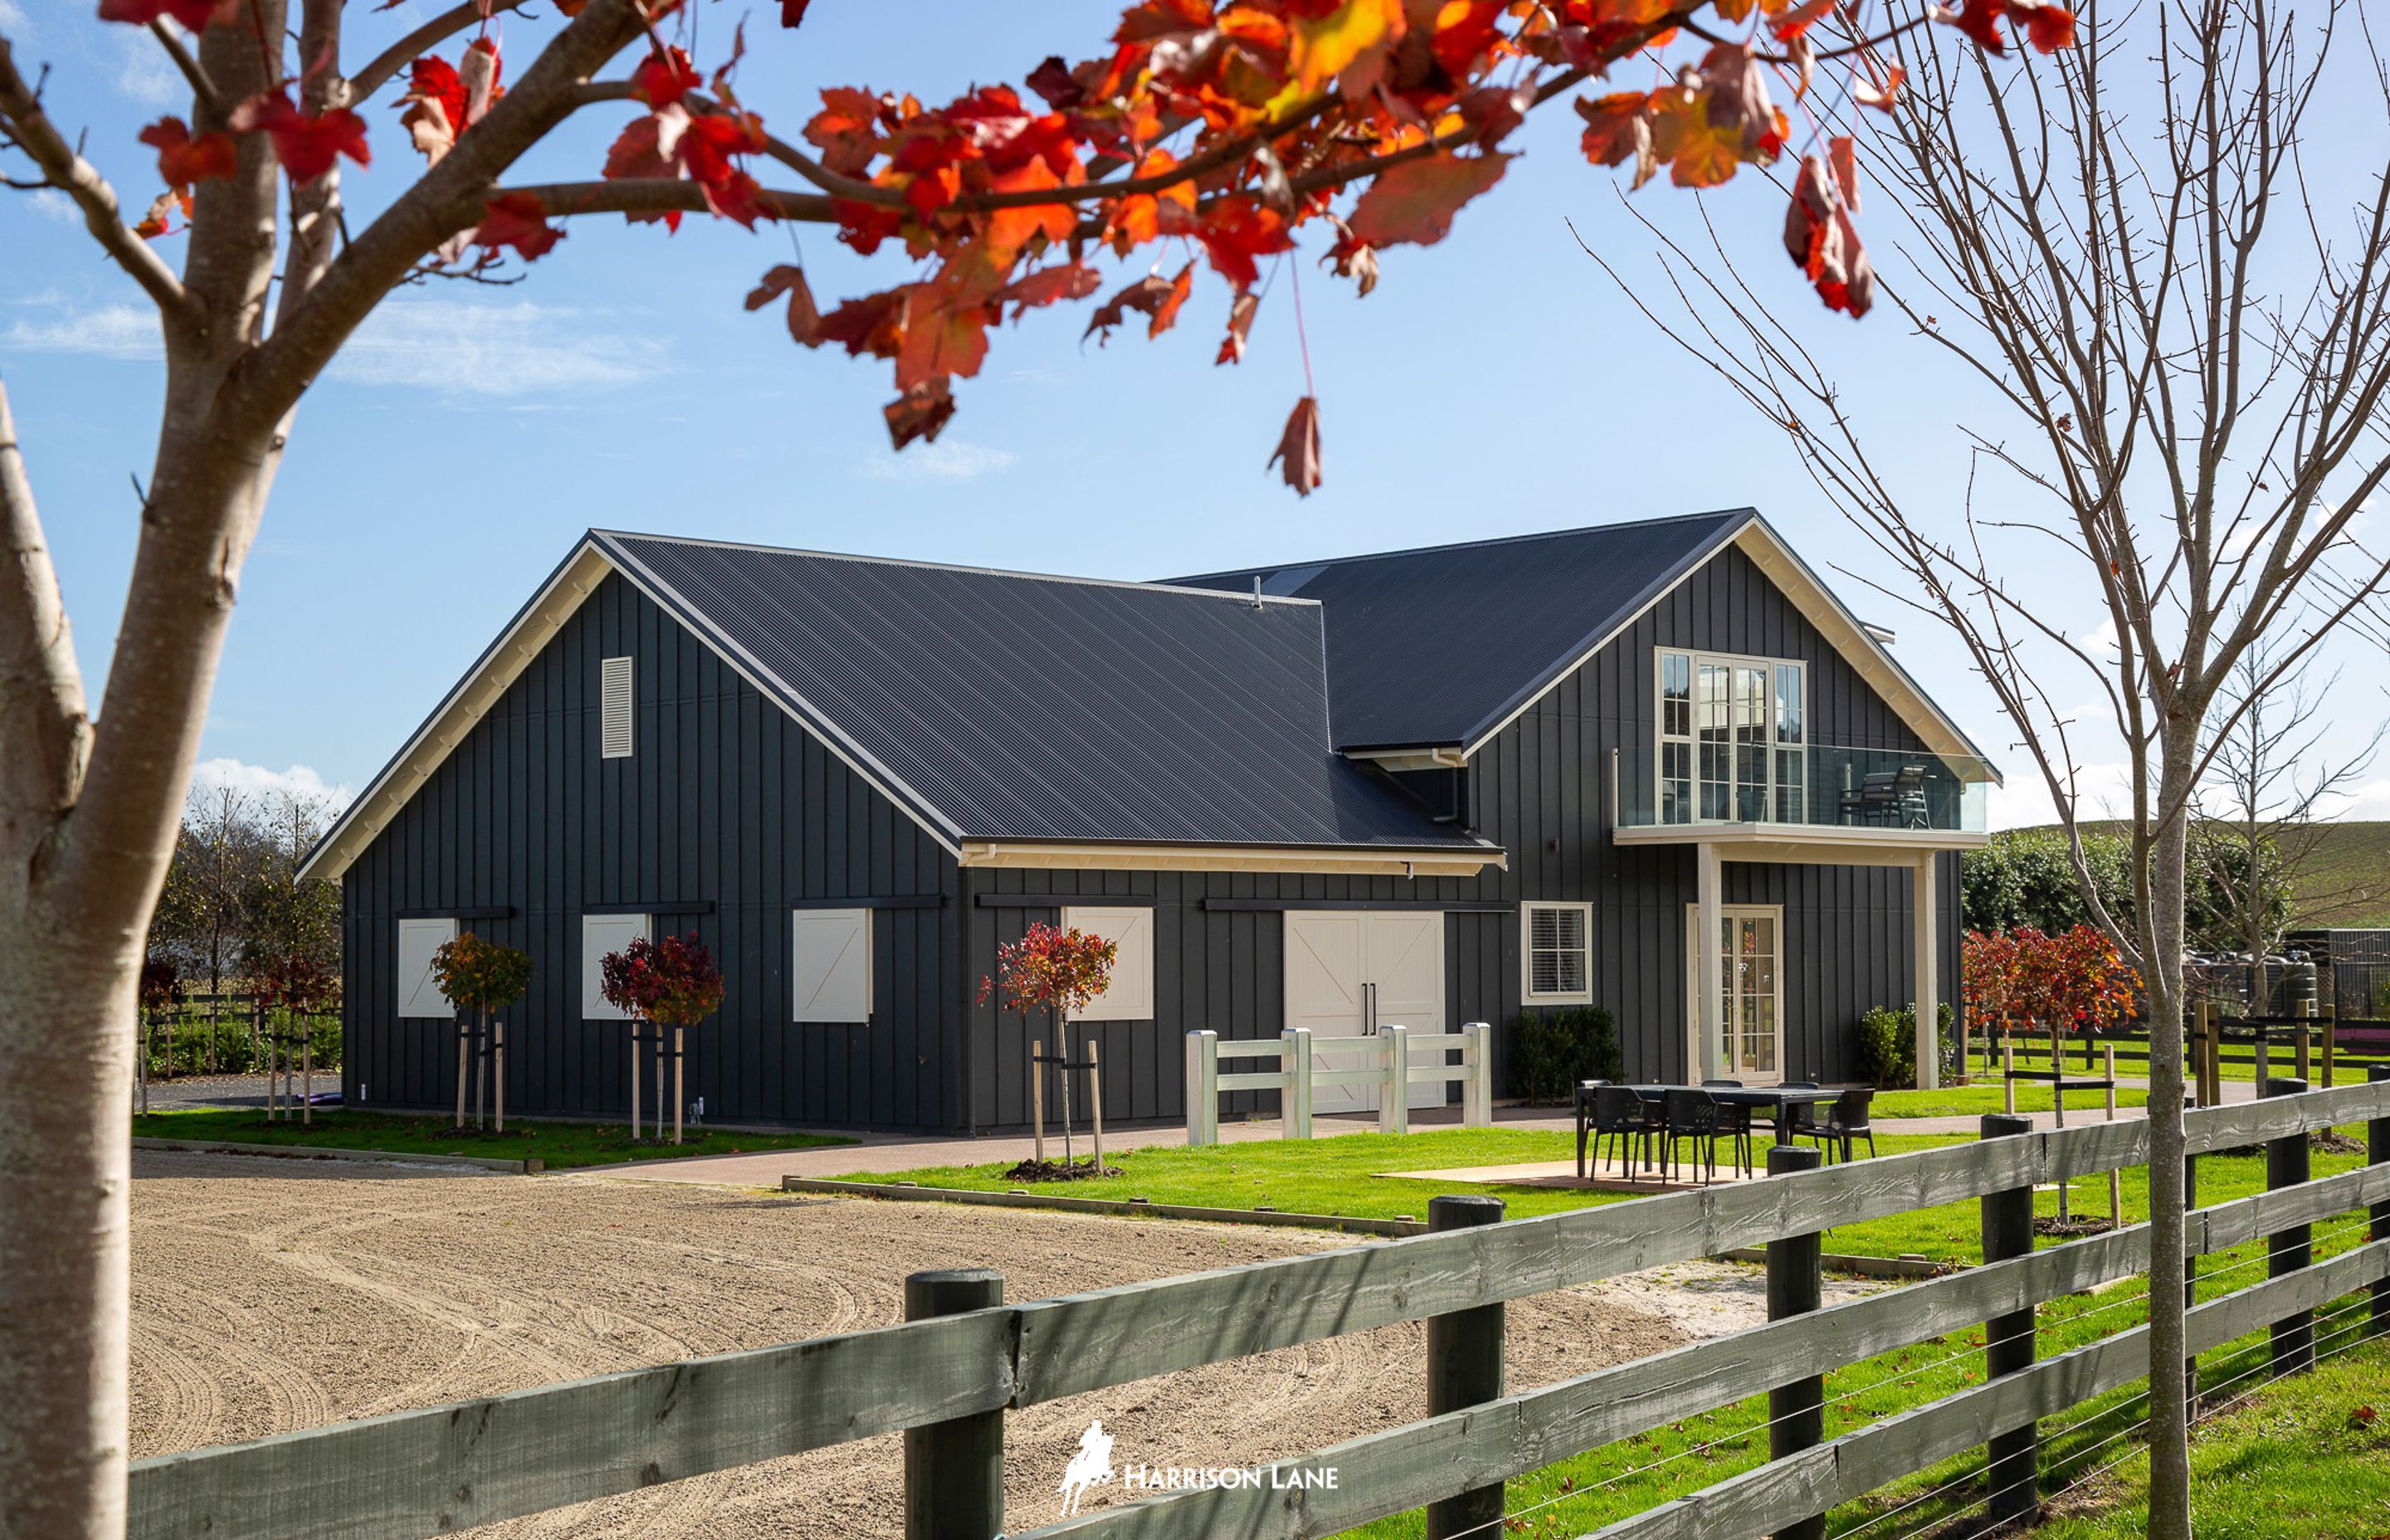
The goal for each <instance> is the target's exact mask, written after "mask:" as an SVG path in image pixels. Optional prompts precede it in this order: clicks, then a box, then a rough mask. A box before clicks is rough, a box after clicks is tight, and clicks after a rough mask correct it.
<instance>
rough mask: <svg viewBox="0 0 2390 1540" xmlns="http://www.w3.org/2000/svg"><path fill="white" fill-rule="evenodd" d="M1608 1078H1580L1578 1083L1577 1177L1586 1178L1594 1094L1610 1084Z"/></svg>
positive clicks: (1581, 1179) (1582, 1179)
mask: <svg viewBox="0 0 2390 1540" xmlns="http://www.w3.org/2000/svg"><path fill="white" fill-rule="evenodd" d="M1607 1084H1610V1082H1608V1081H1606V1080H1580V1081H1578V1082H1577V1083H1576V1179H1577V1180H1578V1181H1580V1182H1582V1181H1584V1180H1585V1141H1586V1136H1587V1134H1588V1133H1590V1132H1591V1131H1592V1127H1593V1094H1594V1093H1595V1092H1596V1091H1599V1090H1600V1089H1601V1088H1602V1087H1603V1086H1605V1085H1607Z"/></svg>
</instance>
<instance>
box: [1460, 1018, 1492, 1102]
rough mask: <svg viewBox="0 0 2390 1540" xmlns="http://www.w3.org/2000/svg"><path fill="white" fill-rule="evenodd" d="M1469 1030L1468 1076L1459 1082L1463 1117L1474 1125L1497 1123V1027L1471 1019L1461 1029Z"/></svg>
mask: <svg viewBox="0 0 2390 1540" xmlns="http://www.w3.org/2000/svg"><path fill="white" fill-rule="evenodd" d="M1460 1030H1461V1031H1462V1032H1464V1033H1468V1034H1469V1052H1468V1053H1467V1054H1466V1055H1465V1056H1464V1057H1465V1058H1467V1059H1468V1060H1469V1078H1468V1079H1466V1080H1464V1081H1462V1082H1461V1083H1460V1121H1461V1123H1463V1124H1465V1125H1467V1126H1468V1127H1471V1128H1491V1127H1492V1126H1493V1125H1494V1029H1493V1027H1492V1026H1490V1025H1489V1024H1487V1023H1486V1022H1484V1021H1471V1022H1470V1023H1469V1024H1468V1025H1467V1026H1465V1027H1463V1028H1461V1029H1460Z"/></svg>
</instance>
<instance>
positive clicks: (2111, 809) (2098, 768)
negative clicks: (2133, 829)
mask: <svg viewBox="0 0 2390 1540" xmlns="http://www.w3.org/2000/svg"><path fill="white" fill-rule="evenodd" d="M2012 760H2013V763H2011V764H2008V765H2007V766H2006V771H2007V774H2008V784H2007V785H2006V786H1996V787H1993V788H1992V790H1991V804H1990V807H1989V808H1988V810H1987V812H1988V815H1989V818H1990V822H1991V827H1992V828H1995V829H2003V828H2035V827H2037V826H2039V825H2043V824H2054V823H2056V822H2058V803H2057V801H2056V799H2054V798H2052V797H2051V796H2050V794H2049V786H2048V784H2047V783H2045V782H2044V781H2043V780H2042V778H2041V772H2040V771H2039V770H2038V769H2037V768H2036V767H2035V765H2034V764H2033V761H2032V759H2031V757H2030V756H2028V755H2025V754H2024V753H2022V752H2020V753H2018V754H2016V755H2014V756H2012ZM2132 806H2133V767H2132V765H2131V764H2128V763H2127V762H2126V761H2123V760H2117V761H2114V762H2113V763H2110V764H2086V765H2084V766H2082V767H2081V768H2080V769H2078V770H2077V771H2076V772H2075V815H2076V816H2077V817H2080V818H2085V819H2091V818H2113V817H2123V816H2128V815H2130V814H2131V812H2132Z"/></svg>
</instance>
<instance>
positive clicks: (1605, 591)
mask: <svg viewBox="0 0 2390 1540" xmlns="http://www.w3.org/2000/svg"><path fill="white" fill-rule="evenodd" d="M1756 517H1758V515H1757V514H1756V513H1755V512H1754V510H1753V509H1750V508H1728V509H1725V510H1722V511H1719V512H1715V513H1697V514H1690V515H1686V516H1684V517H1681V518H1676V519H1658V520H1645V521H1642V522H1638V523H1632V524H1605V525H1601V526H1599V527H1596V528H1593V529H1585V530H1568V531H1563V532H1561V533H1554V534H1534V535H1522V536H1519V537H1517V538H1514V539H1509V540H1489V541H1483V542H1478V543H1475V544H1471V545H1440V546H1434V547H1432V548H1429V549H1425V550H1414V551H1392V552H1387V553H1385V554H1383V555H1377V556H1357V557H1347V558H1342V559H1339V560H1333V561H1324V562H1304V563H1290V564H1288V565H1287V566H1285V567H1281V568H1269V567H1263V568H1250V567H1249V568H1244V569H1241V570H1240V571H1233V572H1214V573H1208V574H1205V575H1203V576H1201V577H1190V578H1179V579H1176V580H1174V581H1176V582H1177V583H1180V584H1190V585H1193V586H1198V587H1207V588H1218V589H1222V590H1225V591H1229V592H1242V593H1250V592H1252V589H1253V579H1254V578H1255V577H1256V576H1258V577H1260V578H1261V579H1262V583H1263V586H1264V587H1265V588H1266V589H1268V590H1270V591H1272V592H1279V591H1283V592H1286V593H1289V594H1292V595H1295V596H1298V597H1303V598H1307V599H1317V600H1319V601H1320V602H1321V603H1322V604H1323V605H1325V606H1326V607H1327V611H1328V661H1329V676H1330V689H1329V697H1330V716H1331V725H1332V731H1333V734H1334V738H1335V741H1336V744H1337V747H1339V748H1340V749H1360V748H1378V747H1391V746H1398V745H1431V744H1470V743H1473V742H1475V741H1476V739H1477V738H1479V737H1480V736H1482V735H1483V734H1484V733H1485V732H1487V731H1490V730H1491V729H1492V728H1494V727H1495V726H1497V725H1499V724H1500V722H1501V721H1502V719H1503V718H1504V717H1505V716H1507V715H1508V714H1509V713H1510V712H1512V711H1513V710H1515V709H1516V708H1517V707H1519V706H1521V705H1523V704H1524V703H1525V702H1527V701H1529V700H1532V699H1535V698H1536V696H1537V695H1539V694H1541V693H1542V692H1543V691H1544V690H1545V689H1546V688H1548V687H1549V686H1550V685H1551V683H1552V681H1553V680H1555V679H1557V678H1559V677H1560V676H1561V674H1564V673H1565V672H1567V671H1568V670H1569V669H1571V668H1573V667H1574V666H1575V665H1576V663H1577V662H1578V661H1579V660H1581V659H1582V658H1583V657H1584V656H1585V654H1586V653H1587V651H1588V650H1590V649H1591V648H1593V647H1594V645H1595V644H1596V643H1598V642H1600V639H1601V638H1602V637H1604V636H1606V635H1609V634H1610V633H1611V632H1613V631H1614V630H1616V629H1617V628H1618V626H1619V625H1620V624H1621V623H1623V622H1625V621H1626V620H1628V619H1629V618H1631V617H1632V616H1633V615H1634V614H1635V613H1636V612H1637V611H1638V610H1641V609H1642V608H1643V607H1644V606H1645V605H1646V604H1648V603H1650V602H1651V600H1652V599H1654V598H1656V597H1659V596H1660V595H1661V594H1663V593H1665V592H1666V591H1667V590H1668V589H1669V588H1670V587H1671V586H1673V585H1674V584H1676V583H1677V580H1678V579H1680V578H1682V577H1683V576H1684V575H1685V574H1686V573H1687V572H1689V571H1691V570H1692V569H1693V568H1694V567H1696V566H1698V565H1699V564H1700V563H1701V562H1702V561H1703V560H1705V559H1706V558H1708V557H1709V556H1710V554H1711V553H1712V552H1714V551H1715V550H1716V549H1717V548H1718V546H1720V545H1723V544H1725V542H1726V541H1728V539H1731V538H1732V537H1733V535H1734V533H1735V532H1736V531H1738V530H1740V529H1741V527H1742V526H1743V525H1744V524H1745V523H1746V522H1748V521H1749V520H1753V519H1754V518H1756ZM1280 574H1285V575H1286V576H1287V577H1290V578H1293V577H1297V576H1298V575H1300V577H1301V581H1299V582H1297V583H1295V584H1292V585H1291V586H1286V587H1284V588H1283V589H1282V590H1281V589H1280V587H1279V584H1278V583H1277V582H1276V581H1274V580H1277V579H1278V578H1279V575H1280Z"/></svg>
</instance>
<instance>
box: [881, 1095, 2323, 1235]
mask: <svg viewBox="0 0 2390 1540" xmlns="http://www.w3.org/2000/svg"><path fill="white" fill-rule="evenodd" d="M2343 1132H2345V1133H2346V1132H2354V1134H2355V1135H2356V1136H2358V1138H2360V1139H2361V1138H2362V1137H2363V1134H2364V1130H2363V1127H2362V1125H2358V1127H2356V1128H2355V1129H2354V1130H2343ZM1760 1142H1761V1144H1762V1145H1763V1146H1764V1145H1765V1144H1766V1142H1767V1141H1766V1136H1765V1135H1763V1136H1761V1139H1760ZM1962 1142H1964V1136H1947V1137H1928V1136H1914V1135H1903V1136H1883V1137H1879V1138H1878V1139H1877V1141H1876V1144H1877V1147H1878V1148H1879V1149H1880V1150H1881V1151H1882V1153H1883V1154H1885V1155H1894V1154H1899V1153H1903V1152H1906V1151H1909V1150H1917V1149H1933V1148H1934V1147H1936V1146H1939V1145H1946V1144H1956V1143H1962ZM1575 1151H1576V1142H1575V1136H1574V1135H1572V1134H1568V1133H1562V1132H1556V1131H1552V1130H1548V1129H1530V1128H1440V1129H1434V1130H1432V1131H1426V1132H1420V1133H1414V1134H1407V1135H1394V1134H1342V1135H1337V1136H1333V1137H1330V1138H1317V1139H1311V1140H1308V1141H1300V1142H1298V1141H1293V1140H1285V1139H1267V1140H1256V1141H1253V1142H1250V1143H1243V1144H1226V1145H1212V1146H1209V1147H1207V1148H1205V1149H1180V1148H1175V1147H1174V1148H1154V1149H1132V1150H1128V1151H1125V1152H1123V1153H1119V1154H1113V1155H1110V1156H1109V1159H1110V1160H1111V1163H1112V1164H1114V1165H1117V1166H1118V1167H1120V1169H1121V1174H1120V1175H1118V1176H1113V1177H1107V1178H1104V1179H1102V1180H1100V1181H1078V1182H1042V1183H1021V1182H1014V1181H1011V1180H1009V1179H1008V1178H1007V1177H1006V1176H1005V1174H1004V1173H1005V1170H1006V1168H1005V1166H1003V1165H1002V1164H1000V1163H999V1164H993V1165H975V1166H927V1167H922V1168H919V1169H917V1170H912V1171H896V1172H855V1173H851V1174H852V1175H854V1176H855V1177H856V1178H857V1179H858V1180H866V1181H876V1182H889V1181H907V1182H918V1183H919V1184H920V1185H921V1186H923V1187H970V1188H975V1189H978V1190H980V1191H984V1192H1007V1191H1010V1190H1013V1189H1014V1188H1020V1189H1021V1190H1023V1191H1028V1192H1042V1193H1053V1194H1057V1195H1059V1196H1062V1197H1067V1198H1109V1199H1125V1198H1144V1199H1146V1200H1149V1201H1151V1202H1155V1203H1184V1204H1190V1205H1194V1206H1198V1207H1203V1208H1233V1209H1253V1208H1264V1207H1267V1208H1274V1209H1279V1210H1282V1211H1286V1212H1291V1213H1319V1214H1333V1215H1338V1216H1341V1217H1346V1218H1361V1219H1395V1218H1401V1217H1403V1216H1406V1215H1407V1216H1409V1217H1412V1218H1415V1219H1425V1218H1426V1217H1427V1200H1429V1199H1431V1198H1433V1197H1434V1196H1436V1195H1437V1194H1438V1193H1447V1192H1453V1193H1458V1192H1468V1193H1487V1194H1490V1195H1492V1196H1494V1197H1497V1198H1499V1199H1501V1200H1503V1201H1504V1202H1505V1203H1506V1204H1508V1205H1509V1209H1508V1213H1509V1215H1510V1217H1511V1218H1513V1219H1523V1218H1526V1217H1527V1216H1529V1215H1531V1214H1540V1213H1558V1212H1560V1211H1561V1210H1564V1209H1576V1208H1586V1207H1590V1206H1592V1205H1595V1204H1601V1203H1620V1202H1627V1201H1631V1200H1633V1199H1632V1196H1631V1195H1627V1194H1618V1193H1600V1192H1583V1191H1577V1190H1574V1189H1570V1188H1563V1187H1512V1186H1504V1185H1500V1184H1489V1183H1463V1182H1442V1181H1423V1180H1418V1179H1414V1178H1408V1177H1405V1176H1404V1175H1402V1173H1404V1172H1416V1171H1433V1170H1451V1169H1460V1168H1468V1167H1472V1166H1490V1165H1510V1164H1520V1163H1524V1162H1527V1161H1570V1160H1574V1158H1575ZM2362 1163H2363V1157H2361V1156H2358V1155H2334V1154H2329V1153H2326V1152H2323V1151H2320V1150H2319V1151H2318V1152H2317V1153H2316V1156H2315V1159H2314V1167H2315V1174H2316V1175H2318V1176H2327V1175H2330V1174H2332V1173H2334V1172H2337V1171H2345V1170H2348V1169H2350V1168H2351V1167H2353V1166H2356V1165H2359V1164H2362ZM2265 1185H2266V1162H2265V1159H2264V1157H2263V1156H2262V1155H2243V1156H2231V1157H2227V1156H2220V1155H2211V1156H2204V1157H2202V1158H2201V1160H2200V1162H2199V1193H2200V1199H2201V1201H2203V1202H2206V1203H2220V1202H2224V1201H2226V1200H2229V1199H2233V1198H2242V1197H2246V1196H2248V1195H2249V1194H2251V1193H2253V1192H2257V1191H2261V1190H2263V1188H2264V1187H2265ZM2122 1187H2123V1199H2124V1208H2125V1222H2126V1223H2127V1224H2132V1223H2135V1222H2137V1221H2139V1220H2140V1219H2143V1218H2145V1217H2147V1215H2148V1213H2149V1174H2148V1172H2147V1171H2146V1169H2135V1170H2130V1171H2127V1172H2125V1173H2124V1174H2123V1181H2122ZM2070 1198H2071V1200H2072V1208H2073V1212H2074V1213H2075V1214H2076V1215H2078V1216H2081V1215H2086V1214H2097V1215H2101V1216H2104V1215H2105V1214H2106V1213H2107V1212H2108V1179H2107V1178H2106V1177H2105V1176H2086V1177H2081V1178H2078V1179H2077V1180H2076V1181H2075V1182H2074V1183H2073V1184H2072V1187H2071V1190H2070ZM2058 1199H2059V1195H2058V1194H2057V1192H2055V1191H2054V1190H2053V1191H2050V1192H2045V1193H2041V1194H2038V1195H2037V1197H2036V1199H2035V1205H2036V1207H2037V1209H2038V1210H2039V1211H2040V1212H2041V1213H2045V1214H2051V1215H2054V1214H2056V1213H2057V1212H2058V1206H2059V1204H2058ZM2049 1243H2050V1242H2048V1241H2045V1244H2049ZM1981 1249H1982V1234H1981V1218H1980V1213H1979V1206H1978V1205H1977V1204H1976V1203H1974V1202H1972V1201H1969V1202H1963V1203H1951V1204H1946V1205H1944V1206H1943V1207H1940V1208H1934V1209H1921V1210H1919V1211H1917V1212H1915V1213H1904V1214H1896V1215H1894V1216H1893V1217H1891V1218H1888V1219H1877V1220H1870V1221H1869V1222H1868V1223H1866V1224H1862V1225H1845V1226H1838V1227H1837V1228H1834V1229H1831V1230H1829V1231H1827V1232H1826V1250H1828V1251H1840V1252H1845V1253H1850V1254H1856V1255H1863V1256H1902V1255H1915V1256H1922V1257H1927V1258H1930V1259H1932V1260H1934V1261H1937V1262H1951V1263H1971V1262H1974V1261H1977V1260H1979V1258H1980V1255H1981Z"/></svg>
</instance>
